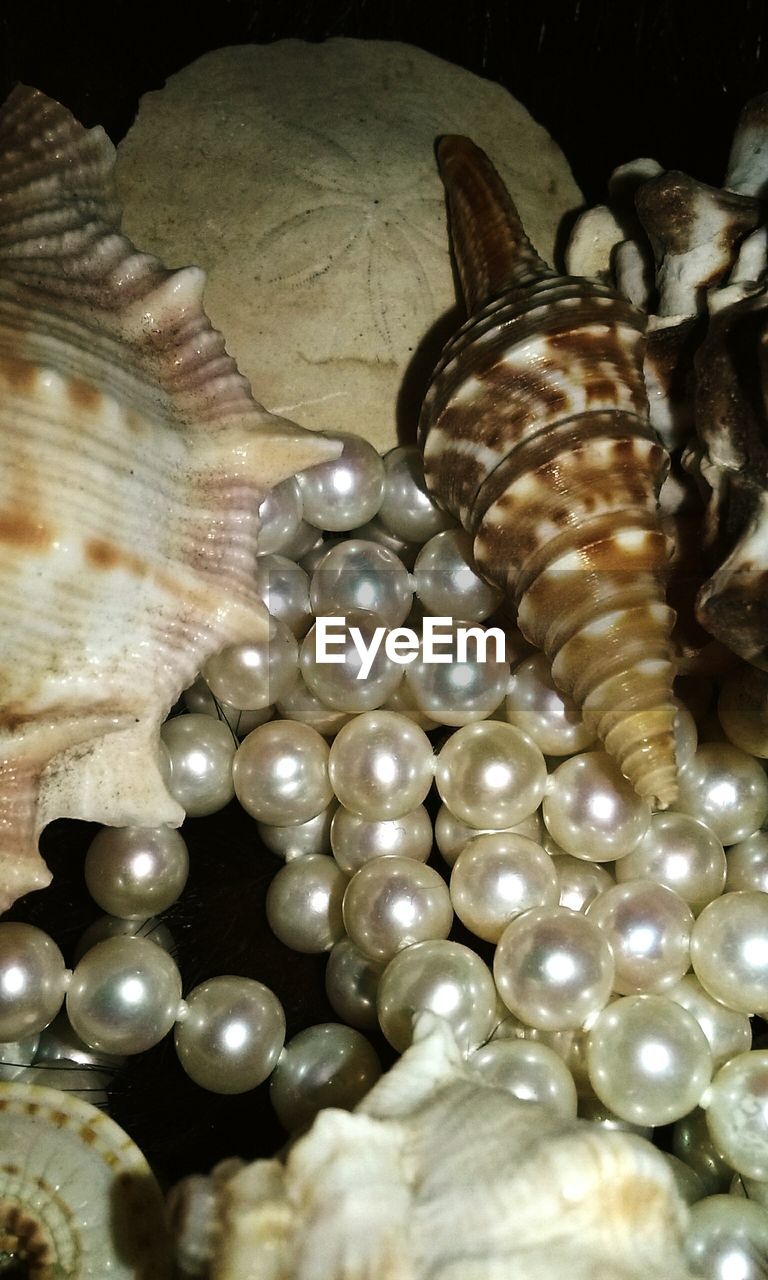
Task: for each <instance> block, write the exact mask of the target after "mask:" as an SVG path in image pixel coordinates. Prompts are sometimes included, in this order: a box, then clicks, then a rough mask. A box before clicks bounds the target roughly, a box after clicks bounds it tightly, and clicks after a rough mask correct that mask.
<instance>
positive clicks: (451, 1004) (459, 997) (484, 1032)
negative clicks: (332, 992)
mask: <svg viewBox="0 0 768 1280" xmlns="http://www.w3.org/2000/svg"><path fill="white" fill-rule="evenodd" d="M377 1006H378V1012H379V1023H380V1025H381V1029H382V1031H383V1032H384V1035H385V1036H386V1038H387V1040H388V1041H389V1043H390V1044H391V1045H392V1047H393V1048H394V1049H397V1051H398V1053H404V1052H405V1050H406V1049H407V1048H408V1045H409V1044H410V1043H411V1039H412V1037H413V1018H414V1014H416V1013H420V1012H422V1011H423V1010H431V1011H432V1012H433V1013H437V1014H439V1015H440V1017H442V1018H445V1020H446V1021H447V1022H448V1023H449V1024H450V1026H451V1029H452V1030H453V1033H454V1035H455V1037H456V1042H457V1044H458V1046H459V1048H460V1049H461V1051H462V1052H463V1053H464V1054H468V1053H471V1052H472V1050H473V1049H477V1048H478V1047H479V1046H480V1045H481V1044H484V1043H485V1041H486V1040H487V1039H488V1037H489V1036H490V1034H491V1031H492V1030H493V1027H494V1024H495V1022H496V1020H497V1014H496V991H495V989H494V985H493V978H492V977H491V974H490V972H489V970H488V968H487V967H486V965H485V964H484V963H483V961H482V960H481V959H480V957H479V956H478V955H477V954H476V953H475V952H474V951H471V950H470V949H469V947H465V946H463V945H462V944H461V943H460V942H446V941H443V940H442V939H439V940H435V941H430V942H417V943H416V944H415V945H414V946H412V947H406V948H405V950H404V951H399V952H398V953H397V955H396V956H395V957H394V958H393V959H392V960H390V962H389V964H388V965H387V967H386V969H385V970H384V972H383V974H382V975H381V978H380V979H379V989H378V995H377Z"/></svg>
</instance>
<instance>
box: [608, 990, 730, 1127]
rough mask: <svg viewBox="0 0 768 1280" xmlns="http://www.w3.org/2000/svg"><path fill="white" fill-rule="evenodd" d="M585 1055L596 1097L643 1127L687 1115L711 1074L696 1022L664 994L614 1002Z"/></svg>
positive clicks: (702, 1039) (700, 1030) (702, 1038)
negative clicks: (643, 1125)
mask: <svg viewBox="0 0 768 1280" xmlns="http://www.w3.org/2000/svg"><path fill="white" fill-rule="evenodd" d="M586 1051H587V1063H588V1066H589V1078H590V1081H591V1083H592V1088H593V1089H594V1091H595V1093H596V1094H597V1096H598V1098H600V1099H601V1101H602V1102H604V1103H605V1104H606V1106H608V1107H610V1108H611V1110H613V1111H615V1112H616V1114H617V1115H619V1116H623V1117H624V1118H625V1119H626V1120H632V1121H634V1122H636V1123H639V1124H650V1125H654V1126H655V1125H661V1124H670V1123H671V1121H673V1120H679V1119H680V1117H681V1116H684V1115H687V1113H688V1112H689V1111H690V1110H691V1109H692V1108H693V1107H695V1106H696V1104H697V1103H698V1101H699V1099H700V1098H701V1096H702V1094H703V1093H704V1090H705V1089H706V1087H707V1085H708V1084H709V1080H710V1077H711V1075H712V1055H711V1053H710V1051H709V1045H708V1043H707V1038H706V1036H705V1035H704V1032H703V1031H702V1029H701V1027H700V1026H699V1024H698V1022H697V1021H696V1019H695V1018H694V1017H693V1016H692V1014H690V1013H689V1012H688V1010H687V1009H683V1008H682V1007H681V1005H678V1004H675V1003H674V1002H673V1001H672V1000H669V999H667V997H666V996H661V995H636V996H624V998H623V999H621V1000H615V1001H614V1002H613V1004H611V1005H609V1006H608V1008H607V1009H604V1010H603V1012H602V1013H601V1014H600V1016H599V1017H598V1019H597V1021H596V1022H595V1024H594V1026H593V1027H592V1029H591V1030H590V1032H589V1035H588V1036H587V1046H586Z"/></svg>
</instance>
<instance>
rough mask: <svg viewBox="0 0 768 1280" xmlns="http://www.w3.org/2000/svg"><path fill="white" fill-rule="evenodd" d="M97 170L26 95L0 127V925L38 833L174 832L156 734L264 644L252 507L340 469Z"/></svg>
mask: <svg viewBox="0 0 768 1280" xmlns="http://www.w3.org/2000/svg"><path fill="white" fill-rule="evenodd" d="M113 162H114V150H113V148H112V145H111V143H110V142H109V140H108V139H107V137H106V135H105V134H104V132H103V130H101V129H93V130H90V131H86V130H85V129H83V128H82V127H81V126H80V125H79V124H78V123H77V121H75V120H74V119H73V117H72V116H71V115H70V114H69V112H68V111H66V110H65V109H64V108H63V107H61V106H59V104H58V103H55V102H52V101H51V100H50V99H49V98H46V97H45V96H44V95H42V94H40V93H37V92H36V91H34V90H31V89H26V88H23V87H20V88H18V89H17V90H15V91H14V93H13V94H12V95H11V97H10V98H9V99H8V101H7V103H6V105H5V107H4V108H3V110H2V112H1V113H0V439H1V440H2V453H0V910H1V909H4V908H5V907H7V906H8V905H9V904H10V903H11V902H13V900H14V899H15V898H17V897H18V896H19V895H21V894H23V893H25V892H27V891H28V890H30V889H34V888H38V887H41V886H43V885H45V884H47V883H48V880H49V879H50V876H49V875H48V873H47V871H46V868H45V865H44V863H43V862H42V861H41V859H40V857H39V855H38V852H37V840H38V835H39V833H40V831H41V829H42V827H43V826H44V825H45V824H46V823H47V822H49V821H50V820H51V819H52V818H55V817H60V816H67V817H77V818H84V819H90V820H93V821H98V822H105V823H111V824H114V825H126V824H137V825H140V826H157V825H159V824H161V823H166V822H167V823H172V824H174V825H178V824H179V823H180V822H181V820H182V818H183V816H184V815H183V810H182V809H181V808H180V806H179V805H178V804H177V803H176V801H175V800H173V799H172V797H171V796H170V794H169V793H168V791H167V790H166V787H165V784H164V782H163V780H162V777H161V773H160V768H159V759H160V758H159V749H160V748H159V740H158V726H159V724H160V722H161V721H162V720H163V718H164V717H165V716H166V714H167V712H168V710H169V708H170V707H171V706H172V704H173V703H174V701H175V700H176V698H177V697H178V695H179V693H180V691H181V690H182V689H184V688H185V687H186V686H187V685H188V684H189V683H190V682H191V681H192V679H193V677H194V676H195V674H196V673H197V671H199V669H200V668H201V666H202V665H203V663H204V662H205V661H206V659H207V658H208V657H210V656H211V655H212V654H214V653H216V652H217V651H218V650H220V649H222V648H224V647H225V646H226V645H228V644H233V643H238V642H240V641H245V640H249V639H251V640H252V639H257V638H259V637H260V636H262V635H264V634H265V632H266V627H267V615H266V611H265V609H264V606H263V604H262V603H261V601H260V599H259V597H258V596H257V594H256V589H255V584H254V580H253V568H254V558H255V555H256V549H257V536H258V527H259V526H258V515H257V511H258V506H259V503H260V501H261V499H262V497H263V496H264V494H265V493H266V491H267V489H269V488H270V487H271V486H272V485H273V484H276V483H277V482H278V481H279V480H281V479H283V478H285V477H286V476H288V475H291V474H292V473H294V472H295V471H297V470H299V469H300V468H302V467H305V466H309V465H311V464H312V463H313V462H319V461H324V460H326V459H328V458H330V457H335V456H337V455H338V452H339V445H338V444H337V443H336V442H333V441H330V440H328V439H326V438H319V437H314V436H312V434H311V433H309V432H304V431H301V430H300V429H299V428H298V427H294V426H293V424H291V423H287V422H284V421H282V420H280V419H277V418H274V417H273V416H272V415H271V414H269V413H267V412H266V410H264V409H263V408H262V407H261V406H260V405H258V404H256V402H255V401H254V400H253V398H252V396H251V393H250V390H249V387H248V384H247V383H246V381H245V379H244V378H243V377H242V376H241V375H240V374H239V373H238V371H237V369H236V367H235V364H234V362H233V361H232V360H231V358H230V357H229V356H228V355H227V353H226V351H225V349H224V343H223V340H222V338H221V335H220V334H218V333H217V332H216V331H215V330H214V329H212V328H211V325H210V323H209V321H208V319H207V317H206V315H205V313H204V311H203V309H202V305H201V296H202V289H203V284H204V277H203V274H202V272H200V271H198V270H197V269H195V268H188V269H186V270H183V271H177V272H170V271H167V270H166V269H165V268H164V267H163V266H162V265H161V264H160V263H159V262H158V261H157V259H156V258H152V257H150V256H148V255H147V254H142V253H139V252H137V251H136V250H135V249H134V247H133V245H132V244H131V243H130V241H128V240H127V239H126V238H125V237H124V236H122V235H120V234H119V233H118V230H117V226H118V221H119V209H118V207H117V205H116V203H115V199H114V194H113V190H112V167H113Z"/></svg>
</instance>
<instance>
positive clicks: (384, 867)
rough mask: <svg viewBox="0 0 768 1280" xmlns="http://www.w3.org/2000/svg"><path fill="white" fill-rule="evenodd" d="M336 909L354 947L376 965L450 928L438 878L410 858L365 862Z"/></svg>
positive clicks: (447, 906) (445, 890) (450, 918)
mask: <svg viewBox="0 0 768 1280" xmlns="http://www.w3.org/2000/svg"><path fill="white" fill-rule="evenodd" d="M342 910H343V916H344V927H345V929H346V931H347V933H348V935H349V937H350V938H351V939H352V941H353V942H354V944H355V946H356V947H358V948H359V949H360V951H362V953H363V955H365V956H367V957H368V959H369V960H375V961H376V962H377V963H379V964H383V963H385V962H386V961H387V960H391V959H392V957H393V956H394V954H395V952H397V951H400V950H402V948H403V947H409V946H411V945H412V944H413V943H415V942H425V941H427V940H428V939H431V938H447V937H448V934H449V933H450V931H451V925H452V924H453V908H452V907H451V899H450V895H449V893H448V887H447V885H446V883H445V881H444V880H443V878H442V876H441V875H439V874H438V872H437V871H434V870H433V869H432V867H425V866H424V865H423V863H421V862H414V861H413V859H412V858H375V859H374V860H373V861H372V862H366V863H365V865H364V866H362V867H361V868H360V870H359V871H357V872H356V873H355V875H353V877H352V879H351V880H350V882H349V884H348V885H347V889H346V892H345V894H344V903H343V908H342Z"/></svg>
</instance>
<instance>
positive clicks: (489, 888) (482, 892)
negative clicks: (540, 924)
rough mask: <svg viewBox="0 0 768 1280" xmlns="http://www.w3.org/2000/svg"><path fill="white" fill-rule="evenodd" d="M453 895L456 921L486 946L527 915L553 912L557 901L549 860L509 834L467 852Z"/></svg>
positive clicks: (486, 838)
mask: <svg viewBox="0 0 768 1280" xmlns="http://www.w3.org/2000/svg"><path fill="white" fill-rule="evenodd" d="M450 890H451V902H452V903H453V908H454V911H455V912H456V915H457V916H458V917H459V919H460V920H461V922H462V923H463V924H465V925H466V927H467V928H468V929H469V930H470V932H471V933H474V934H476V936H477V937H478V938H484V939H485V941H486V942H498V940H499V938H500V937H501V935H502V933H503V932H504V930H505V928H506V927H507V925H508V924H509V922H510V920H513V919H514V918H515V916H518V915H520V914H521V913H522V912H523V911H528V910H529V908H531V907H543V906H555V905H556V904H557V901H558V897H559V888H558V882H557V873H556V871H555V868H554V866H553V865H552V859H551V858H550V856H549V854H548V853H546V852H545V851H544V849H542V847H541V845H538V844H535V843H534V841H533V840H528V839H526V837H525V836H520V835H514V834H512V833H511V832H505V831H500V832H494V833H487V834H485V835H478V836H476V837H475V839H474V840H470V841H469V843H468V844H466V845H465V846H464V848H463V849H462V851H461V853H460V854H459V856H458V858H457V859H456V862H455V864H454V867H453V871H452V873H451V883H450Z"/></svg>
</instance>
